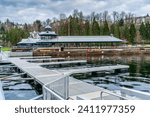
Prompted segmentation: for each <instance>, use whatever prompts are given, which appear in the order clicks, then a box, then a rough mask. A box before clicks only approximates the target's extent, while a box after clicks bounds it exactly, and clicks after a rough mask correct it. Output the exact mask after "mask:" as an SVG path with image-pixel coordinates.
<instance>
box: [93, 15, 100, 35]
mask: <svg viewBox="0 0 150 117" xmlns="http://www.w3.org/2000/svg"><path fill="white" fill-rule="evenodd" d="M92 35H100V27H99V24H98V22H97V21H96V20H95V18H94V19H93V23H92Z"/></svg>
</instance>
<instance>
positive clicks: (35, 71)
mask: <svg viewBox="0 0 150 117" xmlns="http://www.w3.org/2000/svg"><path fill="white" fill-rule="evenodd" d="M43 59H44V58H43ZM9 60H10V62H11V63H12V64H14V65H15V66H17V67H18V68H19V69H20V70H22V71H23V72H25V73H27V74H28V75H29V76H30V77H32V78H34V79H35V80H36V81H37V82H38V83H40V84H41V85H42V86H46V85H47V84H50V83H52V84H53V82H55V81H57V80H59V79H61V78H63V77H65V76H66V75H68V76H69V75H71V74H74V73H86V72H97V71H110V70H115V69H127V68H129V66H127V65H113V66H104V67H93V68H81V69H75V70H74V69H69V70H59V71H58V70H49V69H47V68H44V67H42V66H41V65H55V64H56V65H57V64H73V63H86V60H78V61H63V62H51V63H50V62H49V63H31V62H28V59H21V58H10V59H9ZM58 85H60V84H58ZM59 90H61V88H59ZM103 91H104V89H102V88H100V87H98V86H94V85H91V84H88V83H85V82H83V81H80V80H77V79H75V78H73V77H69V98H70V99H78V98H77V97H79V95H80V96H81V95H82V96H83V94H94V93H93V92H96V93H95V94H98V95H95V98H97V97H99V96H100V93H101V92H103ZM97 92H99V93H97ZM107 95H109V94H107ZM84 96H86V95H84ZM107 97H108V96H107ZM111 97H112V96H111ZM112 99H113V98H112ZM114 99H116V98H114Z"/></svg>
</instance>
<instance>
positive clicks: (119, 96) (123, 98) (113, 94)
mask: <svg viewBox="0 0 150 117" xmlns="http://www.w3.org/2000/svg"><path fill="white" fill-rule="evenodd" d="M103 94H108V98H109V97H110V98H111V100H113V99H115V100H118V99H119V100H129V98H127V97H123V96H121V95H118V94H116V93H113V92H110V91H101V92H100V99H101V100H103V99H104V96H103ZM105 99H106V97H105Z"/></svg>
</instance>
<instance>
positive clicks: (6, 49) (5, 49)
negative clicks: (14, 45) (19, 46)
mask: <svg viewBox="0 0 150 117" xmlns="http://www.w3.org/2000/svg"><path fill="white" fill-rule="evenodd" d="M2 51H11V48H10V47H2Z"/></svg>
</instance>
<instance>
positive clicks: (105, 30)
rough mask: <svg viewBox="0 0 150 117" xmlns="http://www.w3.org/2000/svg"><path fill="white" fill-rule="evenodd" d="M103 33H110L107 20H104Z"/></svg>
mask: <svg viewBox="0 0 150 117" xmlns="http://www.w3.org/2000/svg"><path fill="white" fill-rule="evenodd" d="M103 35H110V31H109V27H108V23H107V21H104V28H103Z"/></svg>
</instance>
